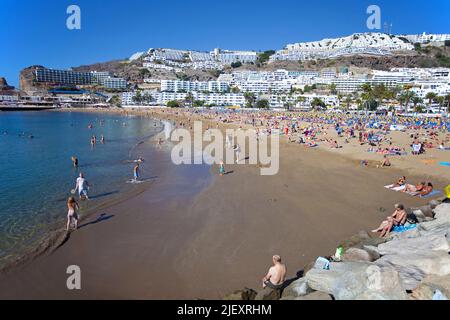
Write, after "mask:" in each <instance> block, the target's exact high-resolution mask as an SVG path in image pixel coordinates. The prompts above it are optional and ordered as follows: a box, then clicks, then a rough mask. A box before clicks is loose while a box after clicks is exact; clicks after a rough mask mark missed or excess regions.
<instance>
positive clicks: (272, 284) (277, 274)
mask: <svg viewBox="0 0 450 320" xmlns="http://www.w3.org/2000/svg"><path fill="white" fill-rule="evenodd" d="M272 262H273V267H270V269H269V272H268V273H267V275H266V276H265V277H264V278H263V288H266V287H269V288H271V289H274V290H280V289H282V288H283V283H284V280H285V279H286V266H285V265H284V264H282V263H281V257H280V256H279V255H274V256H273V257H272Z"/></svg>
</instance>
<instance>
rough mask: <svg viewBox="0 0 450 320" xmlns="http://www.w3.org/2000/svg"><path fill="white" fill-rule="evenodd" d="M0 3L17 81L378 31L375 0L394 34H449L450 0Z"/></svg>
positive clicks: (1, 73)
mask: <svg viewBox="0 0 450 320" xmlns="http://www.w3.org/2000/svg"><path fill="white" fill-rule="evenodd" d="M3 2H4V3H3V4H2V6H3V8H4V10H2V11H1V12H0V20H1V21H2V23H3V28H2V29H1V31H0V36H1V37H2V39H3V43H4V45H3V46H2V50H0V61H1V63H0V77H5V78H6V79H7V81H8V83H9V84H11V85H14V86H16V87H18V84H19V71H20V70H21V69H23V68H25V67H27V66H30V65H36V64H39V65H44V66H46V67H49V68H61V69H67V68H70V67H75V66H79V65H83V64H93V63H97V62H105V61H110V60H117V59H124V58H128V57H129V56H131V55H132V54H133V53H135V52H138V51H145V50H147V49H148V48H151V47H155V48H176V49H189V50H199V51H207V50H212V49H213V48H215V47H219V48H223V49H235V50H256V51H264V50H270V49H273V50H278V49H281V48H283V47H284V46H285V45H286V44H288V43H295V42H304V41H315V40H321V39H323V38H337V37H342V36H347V35H350V34H352V33H358V32H383V31H384V30H383V29H381V30H369V29H367V26H366V20H367V18H368V16H369V15H368V14H367V13H366V9H367V7H368V6H369V5H372V4H376V5H378V6H380V8H381V20H382V23H385V22H386V23H389V24H390V23H392V24H393V29H392V33H393V34H419V33H423V32H427V33H450V2H448V1H438V0H430V1H426V2H423V1H418V0H413V1H406V0H401V1H395V2H393V1H388V0H379V1H373V0H372V1H368V0H360V1H356V0H346V1H331V0H321V1H317V2H314V3H310V2H305V1H295V0H284V1H273V0H263V1H253V0H251V1H246V2H245V3H241V2H239V1H236V0H230V1H227V2H223V3H211V2H208V1H206V0H192V1H180V0H174V1H171V2H164V1H162V0H151V1H143V0H131V1H126V2H125V1H110V2H108V4H107V5H105V4H104V3H103V4H102V2H101V1H87V0H72V1H66V0H62V1H57V2H56V1H50V0H44V1H39V2H33V1H30V0H24V1H13V0H4V1H3ZM72 4H75V5H78V6H79V7H80V8H81V30H69V29H67V27H66V19H67V18H68V16H69V15H68V14H67V13H66V9H67V7H68V6H69V5H72ZM268 8H270V10H268Z"/></svg>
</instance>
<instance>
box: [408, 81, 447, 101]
mask: <svg viewBox="0 0 450 320" xmlns="http://www.w3.org/2000/svg"><path fill="white" fill-rule="evenodd" d="M415 84H416V85H415V86H414V87H413V88H411V91H412V92H414V93H415V94H416V95H417V96H419V97H420V98H422V99H424V100H425V99H426V96H427V94H428V93H430V92H433V93H435V94H436V95H438V96H446V95H448V94H450V80H448V81H445V82H444V81H417V82H416V83H415Z"/></svg>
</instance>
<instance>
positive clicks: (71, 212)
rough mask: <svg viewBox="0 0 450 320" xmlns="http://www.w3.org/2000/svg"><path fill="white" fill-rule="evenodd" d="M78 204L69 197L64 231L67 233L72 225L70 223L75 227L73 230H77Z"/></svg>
mask: <svg viewBox="0 0 450 320" xmlns="http://www.w3.org/2000/svg"><path fill="white" fill-rule="evenodd" d="M79 208H80V207H79V206H78V203H77V202H76V201H75V198H74V197H69V199H68V200H67V209H68V210H67V225H66V231H69V229H70V225H71V224H72V221H73V222H74V225H75V230H76V229H78V214H77V210H79Z"/></svg>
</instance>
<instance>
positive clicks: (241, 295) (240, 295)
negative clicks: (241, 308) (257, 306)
mask: <svg viewBox="0 0 450 320" xmlns="http://www.w3.org/2000/svg"><path fill="white" fill-rule="evenodd" d="M257 294H258V293H257V292H256V291H255V290H253V289H249V288H245V289H244V290H237V291H235V292H233V293H232V294H229V295H227V296H225V297H224V298H223V300H240V301H242V300H254V299H255V297H256V295H257Z"/></svg>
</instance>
